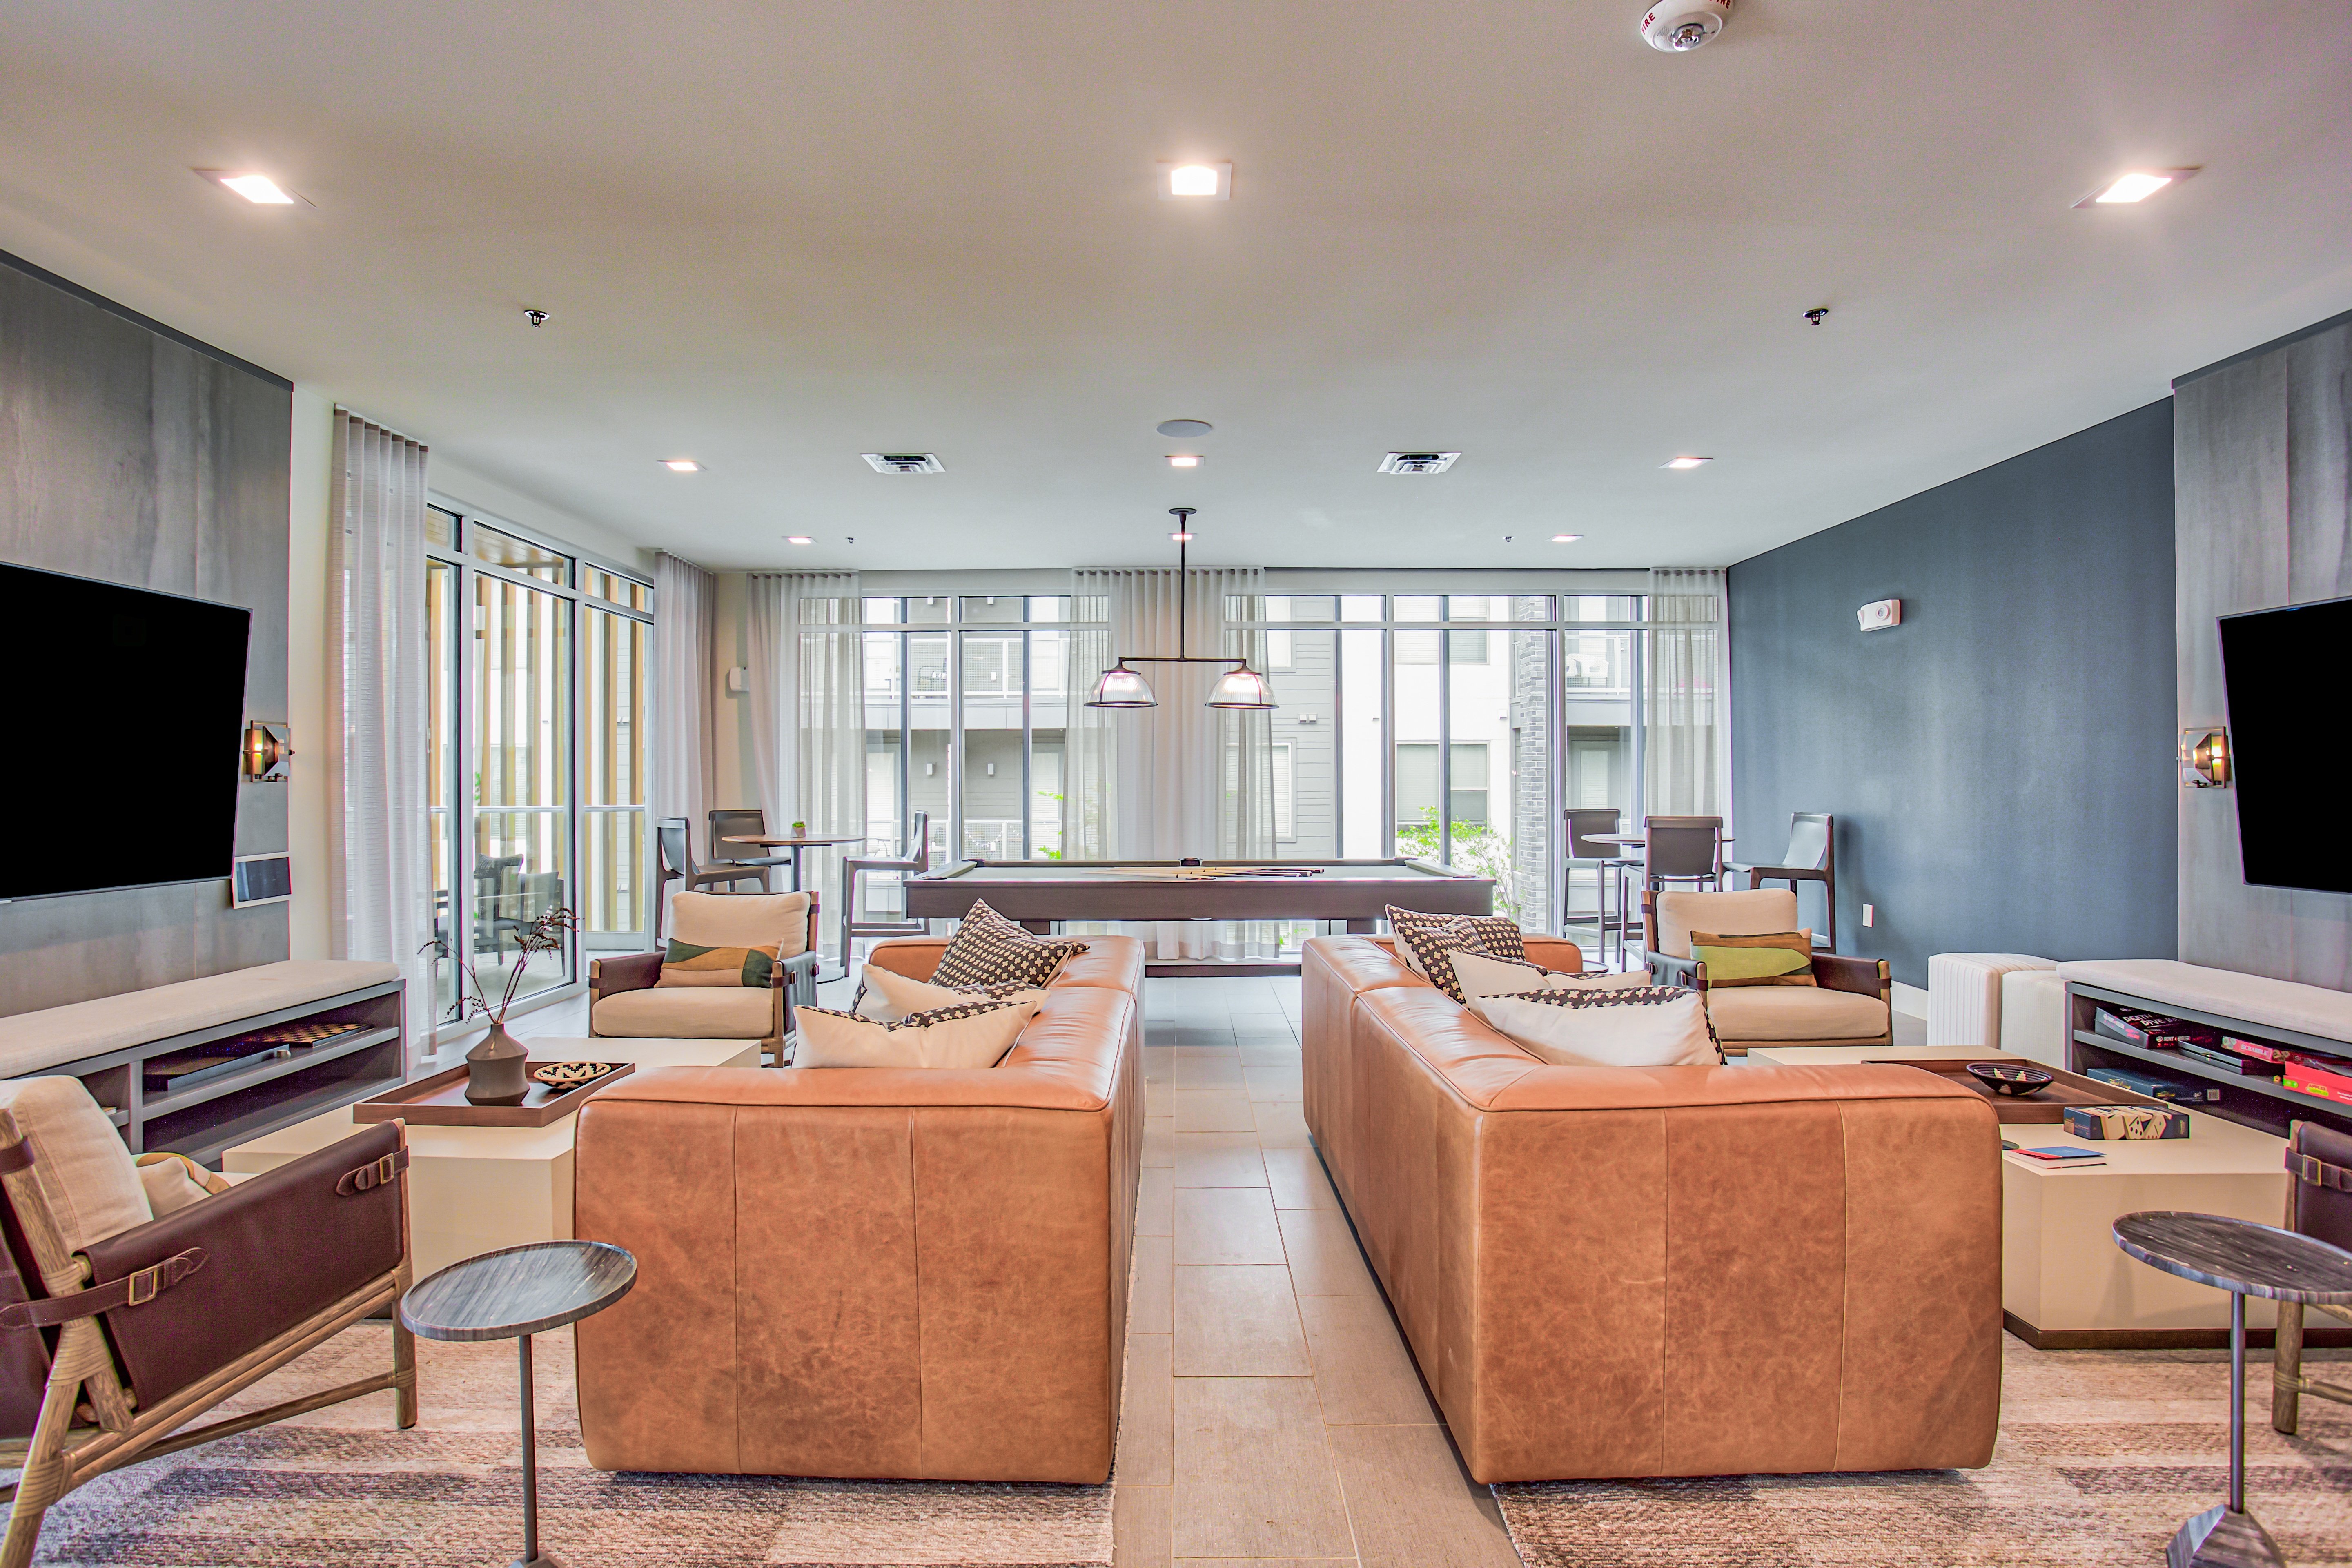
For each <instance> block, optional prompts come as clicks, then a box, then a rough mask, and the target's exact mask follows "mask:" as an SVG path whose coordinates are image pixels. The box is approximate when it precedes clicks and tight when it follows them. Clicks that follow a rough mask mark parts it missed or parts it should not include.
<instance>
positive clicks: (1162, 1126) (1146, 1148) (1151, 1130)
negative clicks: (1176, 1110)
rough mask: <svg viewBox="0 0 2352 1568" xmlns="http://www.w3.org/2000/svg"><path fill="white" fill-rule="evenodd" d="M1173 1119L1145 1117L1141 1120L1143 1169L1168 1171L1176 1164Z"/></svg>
mask: <svg viewBox="0 0 2352 1568" xmlns="http://www.w3.org/2000/svg"><path fill="white" fill-rule="evenodd" d="M1174 1120H1175V1119H1174V1118H1173V1117H1168V1116H1147V1117H1145V1118H1144V1119H1143V1168H1144V1169H1145V1170H1147V1171H1148V1170H1151V1169H1153V1168H1155V1167H1156V1168H1158V1169H1160V1170H1163V1171H1164V1170H1168V1169H1170V1168H1171V1167H1173V1166H1174V1165H1175V1163H1176V1142H1175V1138H1176V1129H1175V1127H1174V1126H1173V1125H1172V1123H1173V1122H1174Z"/></svg>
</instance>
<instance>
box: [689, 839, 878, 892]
mask: <svg viewBox="0 0 2352 1568" xmlns="http://www.w3.org/2000/svg"><path fill="white" fill-rule="evenodd" d="M719 842H720V843H721V844H744V845H751V846H754V847H758V848H761V849H789V850H791V851H792V852H793V885H792V889H791V890H792V891H793V892H795V893H797V892H799V891H800V890H801V857H802V855H803V854H805V853H806V852H807V851H809V850H811V849H823V848H825V847H828V846H830V845H835V844H863V843H865V842H866V836H865V835H864V834H862V833H846V834H841V835H839V836H833V835H824V834H812V835H810V836H809V837H804V838H794V837H792V836H791V835H790V834H768V833H745V834H740V835H739V834H731V833H730V834H729V835H728V836H727V837H723V838H721V839H720V840H719Z"/></svg>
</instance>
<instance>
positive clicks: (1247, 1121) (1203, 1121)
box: [1173, 1089, 1257, 1133]
mask: <svg viewBox="0 0 2352 1568" xmlns="http://www.w3.org/2000/svg"><path fill="white" fill-rule="evenodd" d="M1173 1093H1174V1095H1175V1100H1176V1103H1175V1106H1174V1107H1173V1109H1174V1110H1175V1113H1176V1131H1179V1132H1250V1133H1255V1131H1257V1121H1256V1119H1255V1116H1254V1115H1253V1114H1252V1112H1251V1110H1250V1097H1249V1096H1248V1095H1246V1094H1243V1093H1240V1092H1238V1091H1235V1090H1231V1089H1176V1090H1174V1091H1173Z"/></svg>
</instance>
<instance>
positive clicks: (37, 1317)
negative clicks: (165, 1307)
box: [0, 1247, 205, 1329]
mask: <svg viewBox="0 0 2352 1568" xmlns="http://www.w3.org/2000/svg"><path fill="white" fill-rule="evenodd" d="M204 1266H205V1249H204V1248H203V1247H190V1248H188V1250H187V1251H185V1252H181V1253H174V1254H173V1256H171V1257H169V1258H165V1259H163V1262H161V1263H158V1264H156V1265H154V1266H153V1267H152V1268H142V1269H140V1270H138V1271H137V1272H135V1273H131V1274H126V1275H124V1276H123V1277H122V1278H121V1279H116V1280H113V1281H111V1282H110V1283H108V1284H105V1285H93V1286H91V1287H90V1288H89V1289H87V1290H77V1291H75V1292H74V1293H73V1294H72V1295H70V1296H48V1297H44V1298H43V1299H42V1300H37V1301H17V1302H15V1303H13V1304H11V1305H9V1306H6V1307H0V1329H52V1328H55V1327H57V1326H58V1324H59V1323H69V1322H71V1321H73V1320H75V1319H76V1318H94V1317H96V1316H98V1315H99V1314H100V1312H111V1311H113V1310H115V1309H116V1308H117V1307H143V1306H145V1305H146V1304H147V1303H148V1302H150V1301H152V1300H154V1299H155V1298H156V1297H158V1296H160V1295H162V1294H163V1292H164V1291H166V1290H169V1289H171V1288H172V1287H173V1286H174V1285H177V1284H178V1283H179V1282H180V1281H181V1280H183V1279H186V1278H187V1277H188V1276H189V1275H191V1274H194V1272H195V1271H196V1270H197V1269H199V1268H203V1267H204Z"/></svg>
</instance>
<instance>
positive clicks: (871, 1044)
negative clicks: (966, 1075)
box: [793, 1001, 1037, 1068]
mask: <svg viewBox="0 0 2352 1568" xmlns="http://www.w3.org/2000/svg"><path fill="white" fill-rule="evenodd" d="M1035 1016H1037V1004H1036V1003H1035V1002H1018V1001H1005V1002H983V1001H971V1002H961V1003H958V1004H957V1005H954V1006H952V1007H934V1008H932V1009H930V1010H929V1012H924V1013H909V1014H908V1015H907V1016H905V1017H904V1018H901V1019H899V1020H898V1022H897V1023H895V1024H885V1023H882V1022H880V1021H879V1020H877V1019H874V1018H862V1017H860V1016H857V1015H856V1014H855V1013H842V1012H836V1011H835V1009H833V1008H831V1007H796V1008H794V1009H793V1018H794V1019H796V1020H797V1021H798V1022H799V1025H800V1044H799V1047H798V1048H797V1049H796V1050H795V1051H794V1052H793V1066H794V1067H796V1068H992V1067H994V1066H995V1065H996V1064H997V1063H998V1062H1000V1061H1002V1060H1003V1058H1004V1053H1005V1052H1007V1051H1009V1050H1011V1049H1012V1048H1013V1041H1015V1040H1016V1039H1018V1038H1020V1036H1021V1031H1022V1030H1023V1029H1024V1028H1025V1027H1026V1026H1028V1023H1029V1020H1030V1019H1032V1018H1034V1017H1035Z"/></svg>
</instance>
